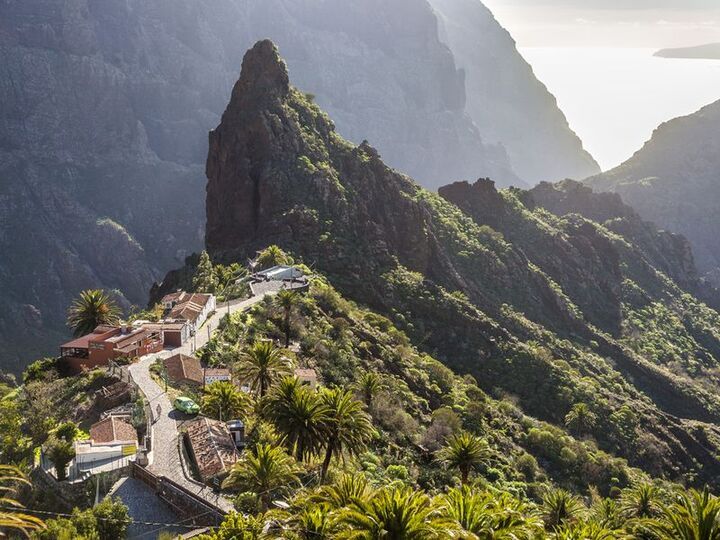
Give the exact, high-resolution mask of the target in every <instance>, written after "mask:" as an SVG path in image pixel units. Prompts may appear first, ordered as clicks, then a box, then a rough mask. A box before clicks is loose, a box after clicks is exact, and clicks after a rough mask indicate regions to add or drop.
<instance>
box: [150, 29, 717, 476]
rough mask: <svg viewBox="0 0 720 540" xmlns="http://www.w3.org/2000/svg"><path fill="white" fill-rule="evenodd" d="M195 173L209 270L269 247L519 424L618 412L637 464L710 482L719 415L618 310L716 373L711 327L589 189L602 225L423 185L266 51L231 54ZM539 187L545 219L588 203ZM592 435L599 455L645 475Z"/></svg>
mask: <svg viewBox="0 0 720 540" xmlns="http://www.w3.org/2000/svg"><path fill="white" fill-rule="evenodd" d="M207 174H208V188H207V220H208V223H207V236H206V244H207V249H208V251H209V252H210V254H211V256H212V257H213V258H214V259H215V260H218V261H224V262H231V261H245V260H246V258H247V257H251V256H253V255H254V254H255V252H256V250H258V249H261V248H264V247H266V246H267V245H269V244H278V245H279V246H280V247H281V248H282V249H284V250H286V251H288V252H290V253H292V254H293V255H294V256H295V257H298V258H300V259H301V260H302V261H303V262H305V263H306V264H308V265H309V266H311V267H313V268H314V270H315V271H316V272H318V273H320V274H323V275H324V276H326V277H327V278H328V279H329V280H330V281H331V282H332V283H333V285H334V286H335V287H337V288H338V289H339V290H340V291H341V292H342V293H343V294H344V295H346V296H347V297H349V298H350V299H352V300H353V301H356V302H359V303H362V304H364V305H367V306H370V307H372V308H373V309H375V310H377V311H379V312H380V313H382V314H383V315H385V316H387V317H389V318H391V319H392V321H393V322H394V323H395V324H397V325H398V326H399V327H401V328H402V329H403V330H405V331H406V332H407V333H408V335H409V337H410V339H411V340H413V341H414V342H415V343H418V344H420V346H421V348H423V349H425V350H427V351H431V352H432V353H433V355H435V356H436V357H437V358H439V359H441V360H442V361H443V362H445V363H446V364H447V365H448V366H449V367H451V368H453V369H454V370H456V371H458V372H460V373H470V374H472V375H473V376H474V377H475V378H476V379H477V381H478V383H479V384H480V385H481V386H483V388H484V389H485V390H487V391H489V392H500V393H503V392H509V393H512V394H513V395H514V396H517V397H518V400H519V403H520V405H521V406H522V407H523V408H524V409H525V410H526V411H527V412H528V413H529V414H531V415H533V416H535V417H538V418H542V419H545V420H548V421H552V422H557V423H561V422H562V421H563V418H564V414H565V413H566V411H567V410H568V408H569V407H570V405H571V404H572V403H573V402H575V401H577V400H584V399H592V400H593V402H594V403H595V404H596V406H598V407H600V408H602V411H599V414H598V418H599V419H601V421H602V422H605V421H606V419H607V418H609V417H610V416H611V414H612V412H613V411H615V410H617V408H618V407H621V406H622V405H623V404H626V405H628V406H629V407H632V408H633V410H635V411H637V414H638V415H639V417H640V418H641V419H642V420H641V422H640V423H641V428H639V429H641V430H642V431H643V433H645V434H647V435H648V436H649V437H650V438H651V439H652V440H657V441H658V445H659V446H660V447H661V448H662V450H661V451H660V454H661V456H660V459H659V460H657V461H655V463H656V464H657V465H652V466H653V467H654V466H657V467H659V468H660V469H662V470H663V471H665V472H667V474H669V475H676V474H677V471H678V470H681V471H689V470H690V469H693V468H694V467H695V466H696V465H695V464H697V463H701V464H702V468H701V469H700V470H701V473H700V474H701V475H702V477H703V481H712V478H713V477H714V475H716V474H717V472H718V471H720V462H718V460H717V458H716V457H714V455H715V454H716V453H717V452H716V450H717V449H715V450H711V451H710V452H708V451H707V449H706V448H705V446H703V444H704V443H702V442H701V441H700V440H699V439H698V438H697V437H696V434H695V433H696V430H695V428H694V427H693V426H694V425H698V424H697V423H698V422H717V421H718V420H720V398H719V397H718V395H717V393H716V391H715V390H712V389H710V388H706V387H704V386H703V384H702V382H698V380H696V379H693V378H692V377H691V375H690V374H689V372H683V371H681V370H678V371H677V372H670V371H669V370H667V369H665V368H664V367H663V366H662V359H659V360H658V359H656V358H655V357H653V356H652V354H651V352H652V351H650V352H648V351H647V350H646V349H645V348H643V347H644V345H646V342H645V341H643V340H642V336H640V343H639V346H637V347H635V348H633V346H634V345H636V344H637V342H636V341H633V339H637V336H628V334H627V332H626V329H627V328H628V327H629V326H632V325H633V324H638V323H637V321H635V320H629V315H634V316H637V317H640V316H641V312H642V310H643V309H645V308H648V306H653V305H655V304H662V305H663V306H666V308H667V309H668V310H670V313H669V314H668V315H667V316H666V317H665V318H666V319H668V320H670V321H671V323H670V324H673V325H676V326H663V327H661V331H659V332H657V333H656V334H654V335H653V336H652V341H650V342H649V344H650V345H652V346H653V347H664V346H665V345H664V342H662V339H663V338H662V337H661V336H662V333H663V332H667V331H672V332H673V333H674V334H673V335H678V336H679V335H682V337H683V339H685V340H686V341H690V342H692V340H694V339H697V340H698V343H702V345H698V351H699V352H701V354H702V360H703V363H705V364H706V365H707V366H714V367H717V366H720V352H719V351H720V338H719V337H718V336H716V335H715V334H714V333H712V332H708V331H707V329H708V324H710V323H711V321H713V320H715V319H716V318H717V317H720V316H718V315H717V313H715V312H714V311H712V310H711V309H710V308H708V307H707V306H705V305H702V304H701V303H700V302H698V301H697V300H696V299H694V298H692V297H691V296H690V294H688V291H687V290H685V289H683V288H682V287H681V286H680V285H679V284H678V282H676V281H673V280H672V279H671V278H669V277H668V276H667V275H666V274H665V273H664V272H663V271H661V270H660V269H658V268H657V267H656V266H655V260H654V259H653V258H652V257H651V256H649V255H646V253H645V252H644V251H643V249H641V248H639V247H638V246H636V245H635V244H634V243H633V240H632V239H631V238H628V237H625V236H621V235H620V234H618V233H617V232H615V231H613V230H610V229H609V227H610V224H612V223H614V222H615V221H617V220H619V221H620V222H622V221H624V220H631V219H639V218H633V214H632V212H631V211H630V210H629V209H628V208H627V207H625V206H624V205H622V204H621V202H620V201H619V200H618V198H617V197H615V196H607V195H601V196H598V199H597V201H602V202H604V203H607V204H606V205H605V207H604V208H602V209H596V210H595V211H597V212H598V214H597V216H596V217H600V216H604V217H608V219H607V220H606V221H605V222H604V223H603V224H600V223H597V222H594V221H591V220H589V219H587V218H585V217H583V216H581V215H579V214H578V213H570V214H567V215H565V214H564V215H563V216H562V217H560V216H556V215H553V214H551V213H550V212H549V211H548V210H545V209H544V208H542V207H541V205H540V204H539V203H538V202H537V201H535V200H534V195H533V193H532V192H525V191H522V190H519V189H507V190H497V189H496V188H495V186H494V184H493V183H492V182H491V181H490V180H481V181H479V182H478V183H476V184H474V185H470V184H468V183H456V184H454V185H451V186H448V187H446V188H442V189H441V190H440V193H441V195H442V196H438V195H435V194H433V193H431V192H428V191H426V190H424V189H422V188H420V187H419V186H418V185H417V184H415V183H414V182H413V181H412V180H411V179H410V178H408V177H407V176H404V175H402V174H400V173H398V172H396V171H394V170H392V169H390V168H389V167H387V166H386V165H385V164H384V163H383V161H382V160H381V158H380V155H379V153H378V151H377V150H375V149H374V148H373V147H372V146H370V145H369V144H368V143H362V144H361V145H359V146H355V145H353V144H351V143H348V142H347V141H345V140H344V139H342V138H341V137H340V136H339V135H338V134H337V132H336V131H335V129H334V125H333V123H332V122H331V120H330V119H329V117H328V116H327V115H326V114H325V113H323V112H322V110H321V109H320V108H319V107H317V106H316V105H315V104H314V103H312V100H310V99H309V98H308V96H306V95H305V94H303V93H302V92H299V91H298V90H296V89H294V88H293V87H291V86H290V84H289V82H288V76H287V72H286V66H285V64H284V62H283V61H282V60H281V59H280V57H279V54H278V52H277V50H276V49H275V47H274V46H273V45H272V43H270V42H268V41H262V42H259V43H257V44H256V45H255V46H254V47H253V48H252V49H251V50H250V51H249V52H248V53H247V55H246V57H245V60H244V62H243V70H242V74H241V77H240V79H239V81H238V82H237V83H236V85H235V87H234V89H233V94H232V98H231V100H230V103H229V104H228V106H227V109H226V111H225V113H224V114H223V117H222V121H221V123H220V125H219V126H218V127H217V128H216V129H215V130H214V131H213V132H212V133H211V134H210V150H209V154H208V161H207ZM554 189H556V191H557V194H554V193H553V191H551V190H550V189H549V188H548V187H547V186H543V187H542V188H541V189H539V190H538V199H539V200H542V201H543V202H544V204H547V206H548V207H550V206H553V207H554V208H555V209H556V210H557V211H559V210H558V209H560V208H563V209H566V210H571V211H572V209H573V208H575V212H577V210H578V209H581V208H582V207H583V205H584V204H587V207H588V208H592V207H593V205H592V204H590V199H592V198H593V194H592V192H590V191H586V189H585V188H583V187H582V186H579V185H577V184H576V183H565V184H563V185H561V186H560V187H558V188H554ZM450 201H453V202H450ZM601 206H602V205H601ZM613 215H615V216H616V217H615V218H613V217H612V216H613ZM647 226H648V227H649V225H647ZM655 233H656V234H660V233H657V231H655ZM648 234H650V233H648ZM660 236H662V234H660ZM638 238H641V237H640V236H638ZM654 245H655V249H657V250H658V251H660V252H663V253H664V251H665V249H666V248H667V247H668V246H664V245H663V242H662V241H658V242H657V243H656V244H654ZM664 255H665V256H666V258H667V259H668V260H674V257H675V256H674V255H673V254H672V253H664ZM190 264H191V262H190ZM186 270H187V268H186V269H184V270H180V271H178V272H175V273H173V274H171V275H169V276H168V277H167V278H166V280H165V281H166V283H164V286H165V287H172V286H173V283H172V281H173V280H179V281H180V280H182V279H184V276H187V271H186ZM676 301H677V304H675V302H676ZM328 309H332V307H331V306H328ZM653 324H655V323H654V322H653ZM677 326H680V327H682V329H679V328H678V327H677ZM685 334H687V335H685ZM630 338H632V339H630ZM657 340H660V343H658V341H657ZM399 361H401V360H399ZM608 381H612V383H611V384H608ZM703 426H705V429H709V430H714V429H715V428H713V427H712V425H711V424H703ZM609 427H610V426H609V425H608V428H609ZM597 435H598V437H599V439H600V441H601V444H602V445H603V448H607V449H612V450H613V451H617V452H618V453H620V454H621V455H624V456H625V457H627V458H628V459H630V460H631V462H633V463H634V464H637V465H638V466H641V467H645V466H648V464H647V462H646V461H645V460H644V459H643V458H642V457H640V455H639V454H637V453H636V452H634V451H632V450H629V449H628V447H627V446H626V445H617V446H613V445H614V444H615V443H613V440H612V438H610V437H606V436H605V433H604V432H602V431H598V433H597ZM675 467H677V469H675Z"/></svg>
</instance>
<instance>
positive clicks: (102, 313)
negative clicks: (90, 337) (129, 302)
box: [67, 289, 120, 336]
mask: <svg viewBox="0 0 720 540" xmlns="http://www.w3.org/2000/svg"><path fill="white" fill-rule="evenodd" d="M119 322H120V308H119V307H117V305H116V304H115V302H114V301H113V299H112V298H110V296H109V295H108V294H107V293H106V292H105V291H102V290H100V289H88V290H86V291H82V292H81V293H80V296H78V297H77V298H76V299H75V300H74V301H73V303H72V305H71V306H70V309H68V313H67V325H68V326H69V327H70V328H72V329H73V333H74V334H75V336H84V335H86V334H89V333H90V332H92V331H93V330H95V328H97V327H98V326H99V325H101V324H109V325H115V324H118V323H119Z"/></svg>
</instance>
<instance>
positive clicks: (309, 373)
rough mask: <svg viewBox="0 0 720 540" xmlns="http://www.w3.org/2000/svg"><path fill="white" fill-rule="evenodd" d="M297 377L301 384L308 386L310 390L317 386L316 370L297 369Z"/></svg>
mask: <svg viewBox="0 0 720 540" xmlns="http://www.w3.org/2000/svg"><path fill="white" fill-rule="evenodd" d="M295 376H296V377H297V378H298V380H299V381H300V384H303V385H307V386H309V387H310V388H315V387H316V386H317V373H316V372H315V370H314V369H307V368H297V369H296V370H295Z"/></svg>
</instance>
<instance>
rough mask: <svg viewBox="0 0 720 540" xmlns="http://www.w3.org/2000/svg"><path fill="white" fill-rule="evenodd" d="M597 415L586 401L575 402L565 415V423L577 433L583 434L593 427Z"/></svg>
mask: <svg viewBox="0 0 720 540" xmlns="http://www.w3.org/2000/svg"><path fill="white" fill-rule="evenodd" d="M596 422H597V416H595V413H593V412H592V411H591V410H590V407H588V405H587V403H576V404H575V405H573V406H572V408H571V409H570V412H568V413H567V415H566V416H565V425H566V426H567V427H568V429H570V430H572V431H573V432H574V433H575V434H577V435H584V434H586V433H588V432H589V431H590V430H592V428H593V427H595V423H596Z"/></svg>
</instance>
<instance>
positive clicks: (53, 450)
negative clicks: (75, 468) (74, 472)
mask: <svg viewBox="0 0 720 540" xmlns="http://www.w3.org/2000/svg"><path fill="white" fill-rule="evenodd" d="M46 452H47V456H48V458H49V459H50V461H52V463H53V465H54V466H55V474H56V475H57V479H58V480H60V481H62V480H65V479H66V478H67V466H68V464H69V463H70V462H71V461H72V458H74V457H75V447H74V446H73V444H72V443H71V442H68V441H66V440H65V439H60V438H58V437H55V436H51V437H50V438H49V439H48V442H47V444H46Z"/></svg>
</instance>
